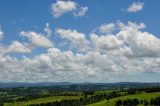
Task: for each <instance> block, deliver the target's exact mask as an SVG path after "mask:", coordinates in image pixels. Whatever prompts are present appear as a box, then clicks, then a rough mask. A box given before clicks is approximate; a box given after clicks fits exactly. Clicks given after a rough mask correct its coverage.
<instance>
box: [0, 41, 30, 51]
mask: <svg viewBox="0 0 160 106" xmlns="http://www.w3.org/2000/svg"><path fill="white" fill-rule="evenodd" d="M0 50H1V51H0V53H4V54H5V53H31V52H32V51H31V49H29V47H27V46H26V45H24V44H22V43H21V42H19V41H13V42H12V43H11V44H10V45H8V46H5V45H0Z"/></svg>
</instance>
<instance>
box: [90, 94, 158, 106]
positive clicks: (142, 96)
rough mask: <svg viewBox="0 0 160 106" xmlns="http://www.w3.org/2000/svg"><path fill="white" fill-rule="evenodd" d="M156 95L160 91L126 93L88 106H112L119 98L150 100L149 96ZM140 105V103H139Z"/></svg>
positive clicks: (153, 96)
mask: <svg viewBox="0 0 160 106" xmlns="http://www.w3.org/2000/svg"><path fill="white" fill-rule="evenodd" d="M157 96H160V92H154V93H142V94H135V95H127V96H122V97H118V98H114V99H110V100H109V101H107V100H103V101H101V102H97V103H94V104H90V105H88V106H114V105H115V101H117V100H119V99H121V100H126V99H134V98H137V99H139V100H147V101H150V99H151V98H155V97H157ZM139 106H142V105H139Z"/></svg>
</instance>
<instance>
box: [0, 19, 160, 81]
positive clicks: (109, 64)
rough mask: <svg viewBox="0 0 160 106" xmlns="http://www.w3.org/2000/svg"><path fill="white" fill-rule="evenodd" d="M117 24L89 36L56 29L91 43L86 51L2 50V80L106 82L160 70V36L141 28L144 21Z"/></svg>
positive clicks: (81, 42) (76, 41)
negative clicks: (111, 29)
mask: <svg viewBox="0 0 160 106" xmlns="http://www.w3.org/2000/svg"><path fill="white" fill-rule="evenodd" d="M114 25H115V28H116V29H117V30H116V32H113V33H111V32H110V34H108V32H107V34H102V35H98V34H95V33H92V34H90V36H89V38H88V39H87V38H86V37H85V36H86V35H85V34H84V33H80V32H78V31H77V30H71V29H67V30H65V29H61V28H59V29H57V30H56V34H58V35H59V36H60V37H61V38H63V39H67V40H68V41H69V42H70V43H71V44H72V45H78V46H80V47H82V48H84V47H85V46H81V45H87V47H89V48H90V49H87V50H86V51H85V52H83V53H81V52H79V51H76V50H75V49H73V50H70V49H67V50H61V49H60V48H54V47H51V48H48V49H47V51H46V52H45V53H41V54H39V55H35V56H33V57H23V58H17V57H14V56H10V55H9V54H4V53H1V52H0V69H1V70H0V71H1V73H3V74H0V80H1V81H28V82H33V81H34V82H36V81H37V82H42V81H70V82H78V81H81V82H84V81H92V82H101V81H103V82H106V81H112V79H113V81H114V77H116V76H117V77H118V76H120V75H124V76H125V75H128V74H135V73H148V72H152V73H159V72H160V71H159V70H160V55H159V53H160V39H159V38H158V37H156V36H155V35H153V34H150V33H149V32H144V31H142V30H141V29H143V28H145V25H144V24H143V23H140V24H137V23H133V22H128V24H124V23H122V22H119V21H118V22H117V23H116V24H114ZM21 34H22V36H26V37H27V38H28V39H31V38H30V36H35V35H37V33H33V32H23V33H21ZM38 35H39V34H38ZM39 36H42V35H39ZM43 37H44V36H43ZM56 37H58V36H56ZM30 41H31V42H32V40H30ZM38 41H40V40H38ZM40 42H41V41H40ZM62 42H63V40H62ZM62 42H61V41H59V42H58V43H62ZM88 42H89V44H88ZM41 43H43V42H41ZM11 45H15V46H8V48H12V49H10V50H11V51H12V50H13V48H23V46H22V45H21V44H20V42H18V41H16V42H13V43H12V44H11ZM20 45H21V46H22V47H21V46H20ZM34 45H35V44H34ZM56 45H58V44H57V43H56ZM24 46H25V45H24ZM67 46H68V45H67ZM78 46H76V47H78ZM47 47H48V46H47ZM55 47H56V46H55ZM64 48H66V46H64ZM0 49H1V46H0ZM1 50H2V49H1ZM24 50H25V49H24ZM16 51H23V50H16ZM22 66H23V67H22ZM15 76H16V77H15ZM118 80H119V79H118Z"/></svg>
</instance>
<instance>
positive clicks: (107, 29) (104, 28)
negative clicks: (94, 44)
mask: <svg viewBox="0 0 160 106" xmlns="http://www.w3.org/2000/svg"><path fill="white" fill-rule="evenodd" d="M98 30H99V32H100V33H102V34H106V33H111V32H113V31H114V30H115V24H114V23H109V24H106V23H105V24H102V25H101V26H100V27H99V28H98Z"/></svg>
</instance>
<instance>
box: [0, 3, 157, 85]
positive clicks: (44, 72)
mask: <svg viewBox="0 0 160 106" xmlns="http://www.w3.org/2000/svg"><path fill="white" fill-rule="evenodd" d="M159 3H160V1H159V0H154V1H151V0H127V1H125V0H117V1H115V0H101V1H99V0H92V1H91V0H75V1H73V0H72V1H63V0H58V1H56V0H38V2H37V1H36V0H12V1H11V0H0V25H1V30H0V51H1V52H0V57H1V59H0V68H1V69H0V71H1V72H2V73H3V74H2V75H0V80H1V81H4V82H12V81H24V82H34V81H36V82H43V81H53V82H54V81H57V82H60V81H71V82H72V81H75V82H87V81H90V82H95V81H97V82H118V81H141V82H159V81H160V79H159V75H160V73H159V69H160V65H159V64H160V55H159V52H160V51H159V50H158V49H160V39H159V38H160V32H159V28H160V14H159V12H158V10H160V7H159ZM47 25H48V26H47ZM45 29H46V30H47V31H46V30H45ZM126 36H127V37H126ZM79 55H80V56H79ZM94 56H95V57H94ZM116 56H117V57H116ZM93 57H94V58H93ZM5 62H6V64H5ZM1 64H2V65H1ZM3 64H4V65H3ZM32 66H33V68H31V67H32ZM66 68H68V69H66ZM15 70H16V71H15ZM15 76H18V77H16V78H15ZM96 79H98V80H96Z"/></svg>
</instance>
